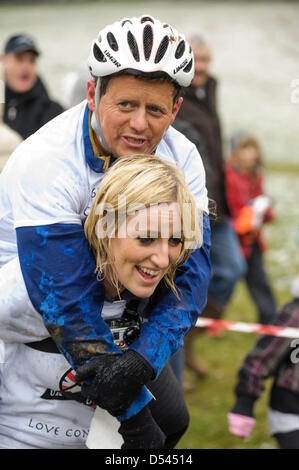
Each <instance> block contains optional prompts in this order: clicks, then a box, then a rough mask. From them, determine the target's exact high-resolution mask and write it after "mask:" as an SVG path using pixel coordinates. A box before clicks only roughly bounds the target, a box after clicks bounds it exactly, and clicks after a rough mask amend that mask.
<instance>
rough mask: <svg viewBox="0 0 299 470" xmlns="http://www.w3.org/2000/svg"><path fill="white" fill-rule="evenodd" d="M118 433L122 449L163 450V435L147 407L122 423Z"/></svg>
mask: <svg viewBox="0 0 299 470" xmlns="http://www.w3.org/2000/svg"><path fill="white" fill-rule="evenodd" d="M118 432H119V433H120V434H121V435H122V437H123V440H124V443H123V445H122V447H121V448H122V449H163V446H164V442H165V435H164V433H163V432H162V431H161V429H160V428H159V426H158V425H157V423H156V421H155V420H154V419H153V417H152V415H151V412H150V410H149V408H148V406H146V407H145V408H143V409H142V410H141V411H140V412H139V413H138V414H137V415H135V416H133V417H132V418H130V419H128V420H127V421H122V423H121V425H120V427H119V430H118Z"/></svg>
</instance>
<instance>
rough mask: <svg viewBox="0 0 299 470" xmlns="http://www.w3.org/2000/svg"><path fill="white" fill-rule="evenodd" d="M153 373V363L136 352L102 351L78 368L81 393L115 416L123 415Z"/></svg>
mask: <svg viewBox="0 0 299 470" xmlns="http://www.w3.org/2000/svg"><path fill="white" fill-rule="evenodd" d="M152 376H153V369H152V368H151V366H150V365H149V364H148V363H147V362H146V361H145V360H144V359H143V358H142V357H141V356H140V355H139V354H138V353H136V352H135V351H132V350H130V351H127V352H125V353H124V354H101V355H99V356H96V357H95V358H94V359H92V360H91V361H90V362H88V363H86V364H84V365H83V366H81V367H79V368H78V369H77V373H76V376H75V380H76V382H77V383H78V382H84V381H86V382H85V383H83V384H82V389H81V393H82V395H83V397H84V398H89V399H90V400H92V401H93V402H94V403H95V404H96V405H98V406H99V407H100V408H103V409H105V410H107V411H108V412H109V413H110V414H111V415H112V416H121V415H122V414H124V413H125V412H126V410H128V408H130V406H131V404H132V403H133V401H134V400H135V399H136V398H137V397H138V395H139V394H140V393H141V389H142V386H143V385H144V384H145V383H147V382H148V381H149V380H150V379H151V378H152Z"/></svg>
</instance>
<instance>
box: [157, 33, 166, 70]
mask: <svg viewBox="0 0 299 470" xmlns="http://www.w3.org/2000/svg"><path fill="white" fill-rule="evenodd" d="M168 44H169V37H168V36H164V38H163V39H162V41H161V44H160V46H159V48H158V50H157V54H156V57H155V64H158V63H159V62H160V61H161V60H162V59H163V57H164V55H165V53H166V51H167V48H168Z"/></svg>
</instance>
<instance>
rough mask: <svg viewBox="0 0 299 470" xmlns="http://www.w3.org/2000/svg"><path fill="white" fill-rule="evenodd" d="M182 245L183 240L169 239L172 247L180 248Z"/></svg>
mask: <svg viewBox="0 0 299 470" xmlns="http://www.w3.org/2000/svg"><path fill="white" fill-rule="evenodd" d="M180 243H183V240H182V239H181V238H170V239H169V244H170V245H172V246H178V245H179V244H180Z"/></svg>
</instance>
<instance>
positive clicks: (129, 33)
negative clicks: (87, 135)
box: [87, 15, 194, 153]
mask: <svg viewBox="0 0 299 470" xmlns="http://www.w3.org/2000/svg"><path fill="white" fill-rule="evenodd" d="M87 63H88V66H89V70H90V73H91V75H92V77H93V78H101V77H105V76H107V75H113V74H115V73H118V72H121V71H123V70H126V71H127V72H129V73H136V74H138V73H145V74H149V75H151V76H152V77H154V76H161V73H162V75H164V74H166V75H167V76H168V77H170V78H171V79H172V80H173V81H174V83H176V84H178V85H179V86H182V87H187V86H189V85H190V83H191V81H192V79H193V76H194V57H193V52H192V49H191V46H190V45H189V43H188V42H187V41H186V39H185V37H184V36H183V35H182V34H179V33H178V32H177V30H176V29H174V28H172V27H171V26H170V25H168V24H167V23H161V22H160V21H159V20H156V19H155V18H153V17H152V16H149V15H143V16H141V17H140V18H135V17H134V18H124V19H122V20H121V21H117V22H115V23H113V24H112V25H109V26H106V27H105V28H104V29H102V30H101V31H100V32H99V34H98V37H97V39H94V41H93V42H92V45H91V48H90V53H89V57H88V62H87ZM99 100H100V80H97V85H96V90H95V103H98V102H99ZM91 126H92V128H93V130H94V131H95V132H96V134H97V135H98V136H99V138H100V141H101V143H102V146H103V147H104V149H106V151H107V152H109V153H111V151H110V149H109V146H108V145H107V142H106V140H105V137H104V135H103V131H102V128H101V123H100V121H99V117H98V113H93V114H92V118H91Z"/></svg>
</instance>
